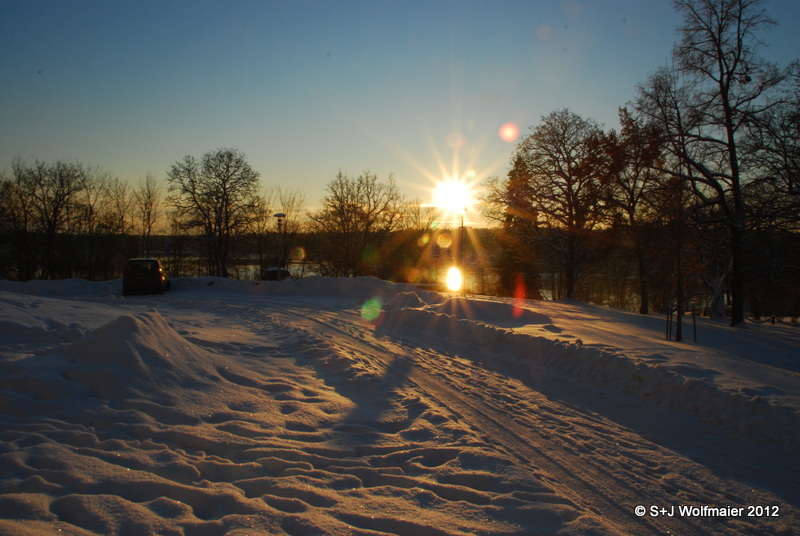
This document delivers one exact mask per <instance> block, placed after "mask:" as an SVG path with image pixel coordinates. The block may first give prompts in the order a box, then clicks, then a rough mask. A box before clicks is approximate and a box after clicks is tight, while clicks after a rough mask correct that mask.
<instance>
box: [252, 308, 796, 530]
mask: <svg viewBox="0 0 800 536" xmlns="http://www.w3.org/2000/svg"><path fill="white" fill-rule="evenodd" d="M286 301H287V302H288V303H290V304H291V306H292V308H291V309H280V310H278V309H272V310H271V312H272V315H273V316H275V315H277V318H275V320H280V323H281V324H282V325H283V326H284V327H286V328H287V329H292V330H298V331H301V332H305V333H308V334H309V336H311V337H313V338H315V339H324V340H329V341H333V342H334V345H335V346H336V347H337V348H339V349H341V350H342V351H343V353H345V354H350V355H351V356H352V357H353V358H354V359H353V361H354V363H356V364H357V366H363V365H365V364H366V365H367V366H368V367H369V366H371V367H372V368H373V370H371V371H368V372H371V373H373V374H374V375H375V376H386V375H387V373H388V375H391V376H394V377H395V378H397V379H401V380H402V381H404V382H405V383H406V384H408V385H412V386H413V387H415V388H416V389H417V390H418V392H419V393H420V394H422V395H423V396H425V397H427V398H428V399H430V400H433V401H435V403H436V404H438V405H439V407H440V409H443V410H445V411H446V412H447V413H451V414H457V416H458V417H459V419H460V421H461V423H462V424H466V425H468V426H470V427H471V428H472V429H473V430H474V432H475V433H478V435H479V436H480V437H482V438H483V439H484V440H485V441H486V442H487V443H490V444H493V445H494V446H495V448H496V449H497V450H498V451H499V452H502V453H503V454H505V455H506V456H509V457H511V458H513V459H516V460H518V461H519V462H520V465H521V466H523V467H526V468H528V470H529V471H530V472H531V474H533V475H535V476H536V477H538V478H539V479H540V480H541V481H542V482H544V483H546V484H547V485H548V486H549V487H550V488H551V489H552V490H553V491H554V492H555V493H556V494H558V495H560V496H561V497H563V498H566V499H568V500H569V501H570V502H571V503H572V504H573V505H574V506H575V507H576V509H577V510H578V511H580V512H581V513H583V514H588V515H589V516H590V517H591V516H592V515H593V516H595V517H594V518H593V519H599V520H601V521H602V522H605V523H606V525H611V529H612V531H613V532H615V533H636V534H641V533H651V534H662V533H664V532H665V531H673V532H679V533H683V534H706V533H709V531H711V532H714V533H717V534H742V533H746V532H748V530H749V531H752V530H754V527H753V526H752V525H750V524H746V522H747V521H749V520H744V521H745V523H739V524H738V526H737V524H736V520H733V521H734V522H733V523H732V524H726V523H725V521H724V520H716V519H713V518H712V519H699V518H688V517H674V518H651V517H644V518H638V517H635V515H634V513H633V510H634V508H635V506H637V505H640V504H642V505H648V506H649V505H662V504H663V505H670V504H681V503H692V502H696V503H698V504H734V505H736V504H739V503H741V504H749V503H751V502H752V503H755V502H757V501H756V498H757V497H759V496H760V497H765V496H769V495H768V494H763V493H761V492H759V490H756V489H752V488H748V489H747V490H744V487H746V486H748V483H747V482H744V483H742V482H738V481H735V480H734V481H733V482H729V481H728V479H725V481H723V480H722V479H720V478H719V476H718V475H714V474H712V473H713V472H714V471H715V470H714V469H713V468H709V467H706V465H702V464H699V463H697V462H695V461H693V460H692V458H691V457H689V458H687V457H686V455H685V454H681V453H680V452H674V451H672V450H670V449H669V448H663V447H660V446H659V445H658V444H657V443H653V441H651V440H650V439H649V437H650V436H649V433H650V432H651V431H652V430H654V429H659V432H660V430H661V428H663V429H664V432H665V433H666V432H667V431H668V430H667V429H668V428H669V426H670V423H664V424H663V425H660V424H655V425H653V426H650V425H648V426H647V427H646V428H645V429H646V430H647V432H646V433H647V434H648V435H647V436H641V435H640V432H636V431H635V430H639V429H640V427H639V426H636V425H634V426H633V428H629V427H626V426H625V425H620V424H618V423H617V422H615V420H613V418H612V419H609V418H607V417H605V416H603V415H600V414H598V413H596V412H594V411H593V410H592V408H594V407H595V404H594V403H591V404H588V405H587V404H582V403H581V399H580V398H579V399H578V406H577V407H576V406H574V405H572V404H570V403H568V402H567V403H565V402H564V401H561V400H558V398H559V397H558V396H556V397H555V399H551V398H550V397H549V396H548V393H550V394H552V393H553V392H554V388H550V389H545V390H543V391H539V390H537V386H539V385H542V383H541V382H542V381H543V380H541V379H540V380H538V381H536V382H533V384H532V385H524V383H523V382H517V385H515V386H511V385H510V384H509V381H510V380H509V375H508V374H507V373H508V372H509V369H508V368H507V364H506V363H502V368H503V369H504V371H505V372H506V374H503V371H495V370H493V367H492V365H493V364H494V365H497V364H498V363H501V362H498V361H497V355H490V354H491V351H492V349H491V348H488V349H485V350H484V349H480V348H474V347H466V346H461V347H459V346H458V345H457V344H455V343H454V341H451V340H449V339H448V340H444V339H443V338H442V336H441V335H435V334H429V335H428V336H427V340H426V337H425V336H424V334H420V333H419V332H414V333H413V334H412V333H405V332H403V331H402V330H400V331H396V332H393V333H392V334H391V336H389V337H380V338H378V337H376V336H375V335H374V334H373V332H372V330H371V329H368V328H366V327H365V325H364V322H363V321H362V319H361V317H360V316H359V314H358V313H357V311H356V310H354V309H351V310H345V309H342V308H341V307H335V306H331V307H329V308H320V304H319V303H308V302H305V301H303V300H297V299H295V298H294V297H293V298H292V299H290V300H286ZM339 305H341V302H340V303H339ZM236 307H237V308H238V307H239V306H238V305H237V306H236ZM306 308H307V309H308V311H304V310H303V309H306ZM247 309H249V307H247ZM242 313H243V315H244V316H248V317H250V318H251V319H252V322H253V324H254V325H256V326H257V325H258V323H259V322H263V310H262V309H259V308H258V307H253V308H252V310H251V311H248V312H245V311H242ZM249 313H252V315H250V314H249ZM445 345H446V346H447V348H446V349H445V348H444V346H445ZM459 354H460V355H463V356H468V358H467V359H464V358H459V357H458V355H459ZM376 367H377V368H378V369H380V370H378V371H376V370H375V368H376ZM459 369H465V370H459ZM510 372H512V374H511V376H512V377H521V376H520V371H518V370H510ZM527 372H528V373H530V370H528V371H527ZM541 372H543V373H544V374H548V373H552V371H547V370H545V369H542V371H541ZM565 376H566V377H567V381H569V382H570V384H569V385H565V386H564V387H567V388H572V389H575V388H576V387H577V388H579V389H580V388H585V389H587V390H589V391H593V392H594V393H598V394H601V395H602V394H604V393H601V391H602V390H601V389H600V388H599V387H597V386H593V385H588V384H585V383H584V382H580V381H578V380H575V379H574V378H572V377H571V376H568V375H566V374H564V373H559V372H557V371H556V372H555V373H554V374H551V375H550V376H549V377H548V378H547V380H544V381H545V382H548V381H556V382H557V381H564V377H565ZM468 382H470V383H471V384H472V385H469V384H468ZM473 385H474V386H475V387H477V388H476V389H473V388H472V387H473ZM548 387H550V386H548ZM514 388H516V389H518V390H519V392H517V393H515V394H513V395H512V394H509V392H513V391H514ZM584 400H585V399H584ZM626 401H628V400H627V399H626ZM618 402H619V401H618V400H616V399H612V400H611V403H612V404H614V403H618ZM509 405H512V406H514V407H512V408H511V410H512V411H513V414H512V413H510V411H509ZM586 408H589V409H588V410H587V409H586ZM681 422H683V421H681ZM687 430H689V431H691V428H687V429H686V430H681V432H682V433H684V434H686V433H687ZM657 436H660V437H662V438H663V437H665V436H664V434H662V433H659V434H657ZM691 439H692V440H693V441H694V442H696V443H697V444H702V443H703V442H704V439H703V438H702V437H692V438H691ZM719 441H722V440H718V442H719ZM594 451H596V452H599V453H600V455H599V456H595V455H593V452H594ZM721 455H722V456H723V457H724V456H726V454H725V453H722V454H721ZM611 460H613V461H614V462H616V463H613V464H610V461H611ZM712 465H713V464H712ZM719 467H723V465H720V466H719ZM675 471H677V472H675ZM670 472H672V474H670ZM698 472H700V473H701V474H702V477H701V478H700V479H699V480H700V481H699V482H695V480H694V477H695V476H696V475H697V474H698ZM709 482H711V485H709ZM704 486H705V487H704ZM746 499H749V500H746ZM743 501H744V502H743ZM787 510H788V508H787ZM787 513H790V512H787ZM763 529H772V531H774V530H775V527H774V526H773V527H768V526H767V527H765V526H763V525H762V526H759V527H758V528H757V529H756V530H763Z"/></svg>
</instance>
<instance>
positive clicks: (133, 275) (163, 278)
mask: <svg viewBox="0 0 800 536" xmlns="http://www.w3.org/2000/svg"><path fill="white" fill-rule="evenodd" d="M169 286H170V283H169V278H168V277H167V273H166V272H164V270H162V269H161V263H159V262H158V259H131V260H129V261H128V264H126V265H125V271H124V272H123V274H122V295H123V296H128V295H129V294H164V292H166V291H168V290H169Z"/></svg>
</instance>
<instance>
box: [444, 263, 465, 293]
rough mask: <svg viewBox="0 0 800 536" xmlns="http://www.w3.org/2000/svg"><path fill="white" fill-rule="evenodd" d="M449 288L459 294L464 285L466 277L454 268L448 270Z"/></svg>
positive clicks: (447, 282) (446, 281)
mask: <svg viewBox="0 0 800 536" xmlns="http://www.w3.org/2000/svg"><path fill="white" fill-rule="evenodd" d="M445 283H446V284H447V288H448V289H449V290H451V291H452V292H458V291H459V290H461V287H462V286H463V285H464V277H463V276H462V275H461V270H459V269H458V267H456V266H453V267H451V268H450V269H449V270H447V278H446V279H445Z"/></svg>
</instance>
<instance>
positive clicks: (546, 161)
mask: <svg viewBox="0 0 800 536" xmlns="http://www.w3.org/2000/svg"><path fill="white" fill-rule="evenodd" d="M600 134H601V130H600V127H599V126H598V125H597V124H596V123H595V122H594V121H592V120H590V119H584V118H582V117H580V116H578V115H577V114H575V113H573V112H571V111H570V110H568V109H562V110H557V111H555V112H552V113H551V114H549V115H547V116H545V117H543V118H542V122H541V124H539V125H538V126H537V127H535V128H534V129H533V132H532V133H531V134H529V135H528V136H526V137H525V138H523V139H522V141H521V142H520V143H519V145H518V146H517V150H516V152H515V154H514V161H513V166H512V170H511V171H510V172H509V176H508V180H507V181H505V182H504V183H502V184H498V183H495V184H494V185H493V186H492V188H493V192H492V194H490V196H489V201H490V202H493V203H494V204H495V205H499V206H501V207H502V208H503V212H504V214H505V216H504V219H505V221H504V223H505V224H506V226H507V227H509V228H512V229H515V230H516V232H517V233H518V234H519V233H522V234H523V235H525V236H527V237H528V238H527V239H528V240H532V241H535V242H538V243H540V244H546V245H547V247H548V248H550V250H551V251H552V252H553V253H554V254H555V255H557V256H558V257H559V259H560V260H561V262H562V265H563V274H564V277H565V285H564V292H563V293H564V296H565V297H568V298H574V297H575V296H576V292H577V283H578V276H579V272H580V267H581V262H582V259H583V256H584V253H585V251H584V248H583V245H584V241H585V239H586V237H587V233H588V232H589V231H591V230H592V229H594V228H595V227H596V226H597V225H598V224H599V223H600V222H601V221H603V219H604V218H605V212H604V210H603V206H602V205H603V203H602V201H603V199H604V197H605V193H604V192H605V190H604V189H605V187H606V185H605V179H604V177H603V176H602V175H601V174H599V173H598V171H600V170H601V169H602V166H599V165H598V162H597V156H598V154H599V145H598V143H599V139H600ZM490 186H491V185H490Z"/></svg>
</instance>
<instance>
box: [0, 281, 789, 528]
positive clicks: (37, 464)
mask: <svg viewBox="0 0 800 536" xmlns="http://www.w3.org/2000/svg"><path fill="white" fill-rule="evenodd" d="M214 283H215V284H214V285H212V286H210V287H209V286H207V285H205V284H204V283H202V282H198V284H196V285H188V286H185V287H184V288H181V286H180V285H177V288H176V290H175V292H171V293H169V294H168V295H167V296H164V297H160V296H156V297H141V298H132V299H127V300H125V299H121V298H119V297H117V296H116V295H115V294H103V293H98V292H97V290H96V288H95V287H92V288H95V290H94V291H93V292H94V294H90V295H89V296H83V295H82V293H80V292H72V293H70V291H69V289H67V290H66V291H64V292H65V294H66V295H65V296H63V297H59V296H58V295H55V296H54V295H53V294H54V293H53V292H49V293H48V292H41V291H37V292H36V293H34V294H33V295H26V294H19V293H16V292H12V291H2V289H0V301H1V302H2V309H0V313H1V314H0V336H2V337H3V338H2V339H0V351H2V357H3V359H2V361H0V439H2V443H0V534H49V533H50V532H51V530H53V529H58V530H61V531H62V532H63V533H67V534H76V535H77V534H80V535H84V534H201V535H205V534H252V533H263V534H297V535H311V534H359V535H378V534H396V535H406V534H407V535H410V536H411V535H414V536H417V535H422V536H425V535H460V534H486V535H490V534H515V535H517V534H518V535H523V534H524V535H528V534H663V533H666V532H671V533H678V534H792V533H797V532H800V516H799V515H798V503H799V502H800V499H799V498H800V486H798V480H797V477H796V467H797V461H798V458H797V449H796V444H795V443H792V442H791V441H792V439H791V438H792V437H794V436H792V434H791V433H790V432H787V433H788V435H786V434H782V433H781V432H775V431H773V432H770V433H767V434H765V433H763V430H762V428H763V426H764V425H762V426H761V427H759V426H756V425H754V424H749V425H748V427H743V426H740V427H739V429H738V430H737V429H736V428H732V427H731V426H730V422H729V420H730V419H733V416H735V415H738V413H736V412H732V416H731V417H730V418H729V420H725V419H722V420H720V421H719V422H716V421H714V420H713V419H712V420H709V418H708V415H707V412H705V411H704V410H702V409H700V410H695V409H693V408H694V406H696V405H706V406H710V407H713V408H715V409H717V408H718V406H719V405H720V404H721V402H720V400H728V398H726V397H727V396H728V395H725V394H724V393H721V394H720V393H717V394H714V393H716V391H713V390H711V391H709V388H708V386H706V385H705V384H697V383H696V382H695V381H690V382H685V383H681V384H680V385H678V386H675V385H672V386H671V387H670V388H669V389H667V388H665V387H664V386H663V385H661V384H659V383H658V382H664V381H666V382H672V381H673V380H674V378H673V376H669V375H668V376H661V374H662V373H661V372H659V371H660V369H658V368H656V369H652V370H651V368H649V367H648V366H645V365H641V364H640V365H637V367H638V368H635V371H638V372H636V373H637V374H641V375H642V376H643V378H644V380H645V381H643V382H642V383H643V385H645V387H641V388H638V387H637V388H636V389H625V388H620V386H623V385H624V383H623V379H624V378H625V377H626V376H625V375H626V374H628V372H629V365H628V363H627V362H623V361H624V359H622V358H620V356H619V355H617V356H606V355H604V354H597V353H596V350H593V349H592V348H591V347H590V345H591V344H594V341H592V340H591V339H590V337H591V336H597V333H600V331H596V332H594V335H592V333H590V332H589V331H588V330H587V329H586V328H585V326H584V327H581V328H576V330H575V332H576V334H577V332H579V331H583V333H580V336H582V337H584V338H585V339H586V340H587V342H588V343H589V344H587V345H586V346H581V345H572V344H566V343H564V342H563V340H562V341H559V340H558V338H557V337H552V338H549V339H546V338H542V337H537V336H535V335H534V334H533V333H535V332H537V331H538V332H547V333H550V334H553V335H558V336H559V337H560V338H561V339H563V338H565V337H567V336H568V335H569V333H570V331H569V329H568V328H569V325H568V324H567V323H565V322H564V321H563V320H562V318H563V317H558V314H559V312H558V310H557V309H555V308H554V309H552V310H551V311H545V312H544V313H543V312H541V311H540V312H536V313H534V312H533V311H532V310H530V311H527V312H525V313H524V314H522V315H521V316H520V317H519V318H517V317H514V318H517V320H516V321H512V320H509V319H510V318H511V317H506V316H503V315H498V314H497V313H498V312H502V311H503V310H508V305H507V304H502V303H499V302H497V303H493V304H492V303H490V304H479V303H472V304H471V307H473V308H474V309H473V310H472V311H471V314H473V316H475V317H477V318H478V319H479V320H481V321H480V322H476V321H472V320H465V319H463V318H459V316H462V317H463V316H464V315H459V314H456V316H452V315H448V314H444V313H445V312H446V311H445V310H443V309H442V308H443V307H445V306H446V305H447V304H446V303H444V304H441V305H438V304H437V303H436V300H441V297H438V298H437V297H436V296H432V295H424V294H420V295H419V296H417V295H412V294H410V293H408V292H407V289H402V290H404V292H398V291H397V290H393V289H392V290H390V291H387V290H386V288H385V284H381V285H378V284H376V283H374V282H367V283H368V284H366V285H365V288H363V289H358V288H356V289H355V290H356V291H355V292H354V288H353V287H352V284H353V283H352V282H347V286H346V288H345V287H343V288H341V289H337V288H330V289H328V290H329V292H328V293H327V294H326V293H322V295H321V291H320V290H319V289H315V288H312V289H309V287H306V288H305V290H302V289H301V290H300V291H296V290H293V291H292V292H293V293H294V294H293V295H292V294H289V295H281V294H272V293H265V292H264V290H265V288H271V287H266V285H265V286H264V287H260V288H259V287H256V286H252V285H251V287H250V288H251V289H252V290H250V291H247V290H243V289H247V288H248V287H246V286H245V283H244V282H243V283H240V284H239V283H235V282H230V283H229V284H228V283H223V282H219V281H216V282H214ZM312 283H313V282H308V283H306V284H307V285H311V284H312ZM328 284H329V285H330V283H328ZM361 284H362V285H364V283H363V282H362V283H361ZM28 290H29V291H30V289H28ZM56 294H57V293H56ZM370 296H377V298H378V302H377V303H379V304H380V305H381V306H382V307H380V309H381V311H382V312H381V314H380V315H371V314H362V313H364V310H363V306H364V304H365V303H368V302H369V300H370ZM426 300H427V301H426ZM481 307H484V308H485V310H483V311H480V309H481ZM554 307H555V306H554ZM503 308H505V309H503ZM588 310H589V308H587V311H588ZM368 312H369V311H368ZM451 312H453V311H451ZM456 312H457V311H456ZM573 312H574V311H573ZM560 314H563V315H565V316H566V315H567V314H572V313H567V312H565V309H562V310H561V313H560ZM587 314H588V313H587ZM363 316H367V317H369V318H370V319H371V321H366V320H365V319H364V318H363ZM492 319H495V320H496V321H497V324H498V325H502V326H503V327H505V328H507V327H513V326H512V325H511V324H515V325H517V326H518V328H519V329H517V328H515V329H517V331H522V332H529V333H528V334H525V333H517V334H514V333H513V332H509V331H507V330H506V329H503V330H498V329H497V328H495V327H492V326H491V325H489V324H487V323H486V322H487V321H488V320H492ZM553 321H555V322H556V323H555V324H553ZM526 322H527V323H526ZM556 328H557V329H556ZM81 335H85V336H83V337H81ZM620 342H624V341H620ZM598 344H599V343H598ZM629 344H630V343H629ZM789 344H792V343H791V342H790V343H789ZM565 356H566V357H565ZM567 358H570V359H571V361H570V362H567V361H564V360H565V359H567ZM573 361H574V363H578V364H580V366H577V365H574V364H573V363H572V362H573ZM581 363H582V364H581ZM643 367H644V368H643ZM786 388H787V389H790V388H793V384H791V382H787V384H786ZM651 392H652V395H649V396H645V395H646V394H649V393H651ZM783 392H786V390H785V389H784V390H783ZM643 393H645V394H643ZM709 393H711V394H709ZM692 398H694V400H691V399H692ZM684 399H689V400H688V401H687V400H684ZM676 400H679V401H678V402H676ZM731 400H732V401H733V402H734V403H736V404H738V403H739V400H738V398H733V399H731ZM689 402H691V403H689ZM747 407H750V406H747ZM769 407H771V406H769ZM769 407H768V409H769ZM752 408H755V409H752ZM752 408H751V409H750V410H748V411H750V412H751V413H752V414H751V413H745V414H744V417H745V418H746V420H747V421H748V422H750V421H752V420H753V419H754V416H755V417H758V418H759V419H756V420H757V421H758V422H762V423H771V424H774V423H776V422H783V421H782V420H781V419H783V418H785V416H786V415H787V411H788V415H789V418H794V417H793V415H794V413H792V412H791V411H789V410H788V409H787V408H781V407H777V406H776V407H775V408H774V409H771V410H769V411H768V412H767V413H764V412H765V411H767V410H764V409H763V408H762V405H759V404H757V405H755V406H752ZM737 411H739V409H737ZM762 414H764V415H766V416H763V415H762ZM790 422H794V421H791V420H790ZM784 436H786V437H784ZM782 437H783V440H781V438H782ZM786 438H788V439H786ZM787 441H788V442H787ZM748 505H757V506H772V505H775V506H776V507H777V512H778V513H779V514H780V517H777V518H776V517H764V516H761V517H748V516H747V515H746V513H745V515H723V516H709V515H706V516H696V515H679V512H677V511H675V512H674V514H675V515H674V516H669V515H659V516H654V515H651V513H653V512H652V511H651V508H652V507H659V508H660V507H664V508H667V509H668V510H667V511H669V509H670V508H672V507H674V508H675V509H676V510H677V509H678V508H679V507H681V506H698V507H700V506H712V507H718V508H723V507H737V508H741V507H746V506H748ZM637 506H645V507H646V509H647V515H645V516H638V515H636V513H635V508H636V507H637ZM771 513H774V511H772V512H771Z"/></svg>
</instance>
